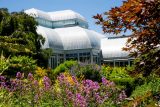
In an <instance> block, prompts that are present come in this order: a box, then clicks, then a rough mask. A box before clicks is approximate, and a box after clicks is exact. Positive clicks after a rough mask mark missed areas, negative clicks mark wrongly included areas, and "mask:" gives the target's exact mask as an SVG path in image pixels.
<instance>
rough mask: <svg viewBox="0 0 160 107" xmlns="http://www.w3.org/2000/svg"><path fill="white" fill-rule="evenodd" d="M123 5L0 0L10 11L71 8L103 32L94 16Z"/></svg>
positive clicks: (114, 0) (97, 0) (117, 1)
mask: <svg viewBox="0 0 160 107" xmlns="http://www.w3.org/2000/svg"><path fill="white" fill-rule="evenodd" d="M120 5H122V0H0V8H4V7H5V8H8V9H9V11H10V12H13V11H21V10H25V9H29V8H37V9H40V10H43V11H59V10H65V9H71V10H73V11H76V12H78V13H80V14H81V15H82V16H84V17H85V18H86V19H87V21H88V22H89V29H92V30H95V31H97V32H102V29H101V28H100V26H98V25H95V20H94V19H93V18H92V16H93V15H96V14H97V13H103V12H105V11H108V10H110V9H111V8H112V7H115V6H120Z"/></svg>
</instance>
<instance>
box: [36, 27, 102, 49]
mask: <svg viewBox="0 0 160 107" xmlns="http://www.w3.org/2000/svg"><path fill="white" fill-rule="evenodd" d="M37 32H38V33H39V34H41V35H42V36H44V37H45V39H46V42H45V44H44V46H43V48H52V49H58V50H74V49H89V48H97V49H100V40H101V39H102V38H104V35H101V34H99V33H96V32H95V31H92V30H88V29H84V28H81V27H78V26H75V27H67V28H56V29H51V28H46V27H42V26H38V27H37Z"/></svg>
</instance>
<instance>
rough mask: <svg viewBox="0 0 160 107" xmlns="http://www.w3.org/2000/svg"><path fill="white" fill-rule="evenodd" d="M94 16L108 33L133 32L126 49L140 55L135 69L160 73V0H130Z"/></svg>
mask: <svg viewBox="0 0 160 107" xmlns="http://www.w3.org/2000/svg"><path fill="white" fill-rule="evenodd" d="M94 18H95V19H96V20H97V22H96V24H98V25H101V26H102V28H103V31H104V32H105V33H115V34H118V33H120V32H126V31H127V30H130V31H131V32H132V35H131V36H130V37H129V38H128V41H127V45H126V47H124V48H123V49H124V50H126V51H130V53H131V55H132V56H135V57H136V60H135V65H136V67H135V71H136V72H134V73H137V74H140V73H142V74H143V76H149V75H150V74H151V73H156V74H160V0H126V1H124V2H123V5H122V6H120V7H114V8H112V9H111V10H110V11H108V12H105V13H104V14H97V15H96V16H94Z"/></svg>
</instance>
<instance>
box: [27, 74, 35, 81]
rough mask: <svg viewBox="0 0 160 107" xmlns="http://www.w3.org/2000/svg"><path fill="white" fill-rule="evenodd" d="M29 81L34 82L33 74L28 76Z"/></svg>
mask: <svg viewBox="0 0 160 107" xmlns="http://www.w3.org/2000/svg"><path fill="white" fill-rule="evenodd" d="M28 79H29V80H30V81H33V80H34V77H33V74H31V73H29V74H28Z"/></svg>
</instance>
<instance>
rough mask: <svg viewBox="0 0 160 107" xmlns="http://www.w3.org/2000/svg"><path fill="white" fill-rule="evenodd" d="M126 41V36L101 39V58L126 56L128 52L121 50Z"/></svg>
mask: <svg viewBox="0 0 160 107" xmlns="http://www.w3.org/2000/svg"><path fill="white" fill-rule="evenodd" d="M126 42H127V38H114V39H108V38H104V39H102V40H101V50H102V56H103V58H104V59H111V58H113V59H114V58H126V57H128V55H129V53H128V52H126V51H123V50H122V48H123V47H125V44H126Z"/></svg>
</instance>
